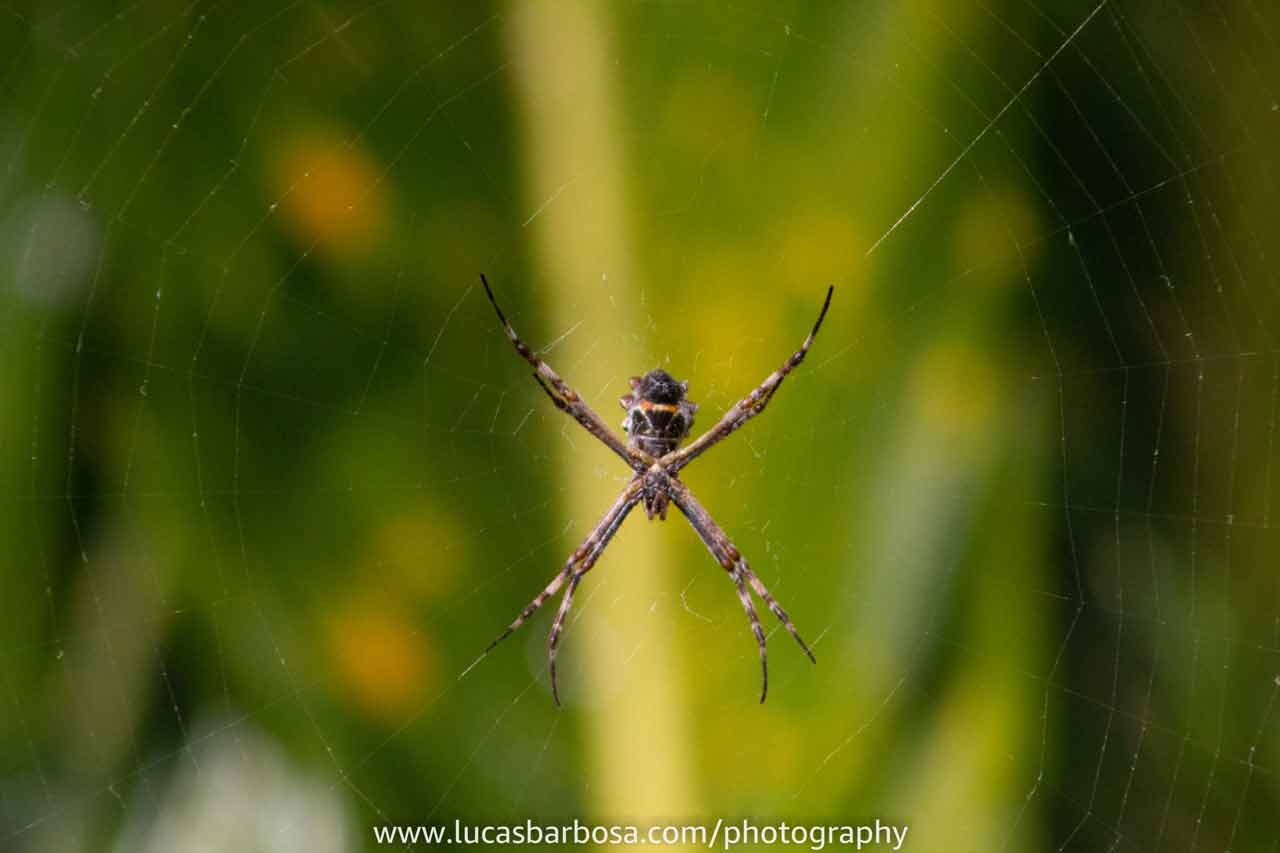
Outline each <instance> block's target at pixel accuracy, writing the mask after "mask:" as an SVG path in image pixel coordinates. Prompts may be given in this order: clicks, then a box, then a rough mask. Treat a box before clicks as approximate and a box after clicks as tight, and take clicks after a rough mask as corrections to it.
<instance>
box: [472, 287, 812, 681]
mask: <svg viewBox="0 0 1280 853" xmlns="http://www.w3.org/2000/svg"><path fill="white" fill-rule="evenodd" d="M480 281H481V282H482V283H483V284H484V290H485V293H487V294H489V301H490V302H491V303H493V310H494V311H496V312H498V319H499V320H500V321H501V322H502V326H503V328H504V329H506V332H507V336H508V337H509V338H511V343H512V344H514V345H515V348H516V352H518V353H520V356H521V357H522V358H523V359H524V360H525V361H527V362H529V364H531V365H533V369H534V374H533V377H534V379H536V380H538V384H539V385H540V386H541V387H542V390H543V391H545V392H546V393H547V396H548V397H550V398H551V402H552V403H554V404H555V406H556V408H558V409H559V410H560V411H562V412H565V413H567V414H568V415H570V416H571V417H572V418H573V419H574V420H576V421H577V422H578V423H580V424H582V426H583V427H584V428H585V429H586V430H587V432H589V433H591V434H592V435H594V436H595V437H596V438H598V439H600V441H602V442H604V444H605V446H606V447H608V448H609V449H610V450H612V451H613V452H614V453H616V454H618V456H620V457H621V458H622V461H624V462H626V463H627V465H629V466H631V469H632V470H633V471H635V476H633V477H632V478H631V481H630V482H629V483H627V487H626V488H625V489H623V490H622V494H621V495H620V496H619V497H618V500H617V501H615V502H614V504H613V506H612V507H610V508H609V511H608V512H606V513H605V514H604V518H602V519H600V522H599V523H598V524H597V525H596V526H595V529H594V530H592V531H591V533H590V535H588V536H587V538H586V539H585V540H583V542H582V544H581V545H579V546H578V549H577V550H576V551H574V552H573V554H571V555H570V556H569V559H568V560H567V561H566V562H565V564H564V568H563V569H561V570H560V572H559V573H558V574H557V575H556V576H555V577H554V578H552V579H551V583H549V584H547V587H546V589H544V590H543V591H542V592H540V593H538V595H537V596H536V597H535V598H534V599H533V601H531V602H529V604H528V606H527V607H525V609H524V610H522V611H520V615H519V616H517V617H516V619H515V621H514V622H512V623H511V624H510V625H509V626H508V627H507V630H505V631H503V632H502V634H501V635H499V637H498V638H497V639H496V640H494V641H493V642H492V643H490V644H489V648H487V649H485V652H484V653H485V654H486V655H487V654H488V653H489V652H491V651H493V648H494V646H496V645H498V643H501V642H502V641H503V640H505V639H506V638H507V637H509V636H511V634H512V632H514V631H515V630H516V629H517V628H519V627H520V626H521V625H523V624H524V622H525V620H526V619H528V618H529V617H530V616H532V615H533V613H534V611H536V610H537V609H538V608H539V607H541V606H542V604H543V602H545V601H546V600H547V599H548V598H550V597H551V596H553V595H555V594H556V592H558V591H559V589H560V587H561V586H563V585H564V582H565V581H566V580H567V581H568V582H569V588H568V589H567V590H565V594H564V601H563V602H561V604H560V612H558V613H557V614H556V618H555V621H554V622H553V623H552V624H551V636H550V638H549V640H548V644H547V657H548V665H549V667H550V671H551V696H552V698H553V699H554V700H555V703H556V704H557V705H559V704H560V694H559V691H558V690H557V688H556V647H557V645H558V644H559V642H560V632H561V630H562V629H563V628H564V620H565V617H566V616H567V615H568V613H569V607H570V605H571V604H572V602H573V593H574V590H576V589H577V588H578V584H579V583H580V582H581V581H582V577H583V575H585V574H586V573H587V572H589V571H591V567H592V566H594V565H595V564H596V560H598V559H600V555H601V554H602V553H604V549H605V546H607V545H608V544H609V540H611V539H612V538H613V535H614V534H615V533H617V532H618V528H619V527H621V526H622V522H623V521H624V520H625V519H626V517H627V515H628V514H629V513H630V512H631V510H632V509H634V508H635V506H636V504H638V503H642V502H643V503H644V511H645V514H646V515H647V516H648V517H649V520H650V521H652V520H653V519H654V518H655V517H656V518H659V519H661V520H663V521H665V520H666V518H667V505H668V504H669V503H674V504H675V505H676V506H677V507H679V508H680V511H681V512H682V513H684V516H685V518H687V519H688V520H689V524H690V525H691V526H692V527H693V529H694V531H696V532H697V534H698V537H699V538H700V539H701V540H702V542H703V544H704V545H706V546H707V550H708V551H710V552H711V556H712V557H714V558H715V559H716V562H718V563H719V564H720V565H721V566H723V567H724V569H725V571H727V572H728V573H729V577H730V579H732V580H733V582H734V584H735V585H736V586H737V588H738V598H740V599H742V607H743V609H745V610H746V611H747V618H748V619H749V620H751V630H752V632H753V633H754V634H755V635H756V643H757V645H759V647H760V671H761V676H762V679H763V683H762V685H761V689H760V701H761V702H764V700H765V696H766V695H767V694H768V692H769V664H768V660H767V656H766V653H765V638H764V630H763V629H762V628H761V627H760V619H759V617H758V616H756V609H755V606H754V605H752V603H751V596H750V594H749V593H748V592H747V586H746V585H747V584H750V585H751V588H752V589H754V590H755V592H756V595H758V596H760V599H761V600H762V601H764V603H765V605H767V606H768V608H769V609H770V610H772V611H773V615H774V616H777V617H778V620H779V621H780V622H782V624H783V625H784V626H786V629H787V631H789V632H790V633H791V636H793V637H795V639H796V642H797V643H799V644H800V648H802V649H804V653H805V654H806V655H808V656H809V660H811V661H813V662H814V663H817V659H816V658H814V656H813V652H811V651H809V647H808V646H807V645H805V642H804V640H802V639H800V634H799V633H798V632H797V631H796V626H795V625H794V624H792V622H791V618H790V617H789V616H787V613H786V611H784V610H783V609H782V608H781V607H780V606H779V605H778V602H777V601H775V600H774V598H773V596H772V595H770V594H769V590H768V589H766V588H765V585H764V584H763V583H761V582H760V579H759V578H758V577H756V576H755V573H753V572H752V571H751V568H750V567H749V566H748V565H747V561H746V558H744V557H743V556H742V554H740V553H739V552H738V549H737V548H735V547H734V545H733V543H732V542H731V541H729V537H728V536H727V535H725V532H724V531H723V530H722V529H721V528H720V525H718V524H716V523H715V521H714V520H713V519H712V518H711V515H710V513H708V512H707V511H706V510H705V509H703V507H702V504H700V503H698V500H697V498H695V497H694V496H693V493H692V492H690V491H689V487H688V486H686V485H685V484H684V483H682V482H681V481H680V476H679V475H680V470H681V469H682V468H684V466H686V465H688V464H689V463H690V462H692V461H693V460H694V459H696V458H697V457H698V456H701V455H702V454H703V453H704V452H706V451H707V450H708V449H710V448H711V446H712V445H714V444H716V443H718V442H719V441H720V440H721V439H724V438H726V437H727V436H728V435H729V434H730V433H732V432H733V431H734V430H736V429H737V428H738V427H740V426H742V425H743V424H745V423H746V422H747V421H749V420H751V419H752V418H753V417H755V416H756V415H758V414H760V413H761V412H763V411H764V407H765V406H767V405H769V401H770V400H772V399H773V395H774V393H776V392H777V390H778V386H779V385H781V384H782V380H783V379H785V378H786V376H787V374H788V373H790V372H791V371H792V370H794V369H795V368H796V366H797V365H799V364H800V362H802V361H804V356H805V353H807V352H808V351H809V345H810V344H812V343H813V339H814V337H815V336H816V335H817V334H818V329H819V328H821V327H822V319H823V318H824V317H826V316H827V308H829V307H830V306H831V294H832V292H833V291H834V290H835V288H834V287H828V288H827V298H826V300H825V301H824V302H823V303H822V311H821V312H819V314H818V321H817V322H816V323H814V324H813V331H811V332H810V333H809V336H808V337H807V338H805V339H804V344H802V345H801V347H800V349H799V350H797V351H796V352H795V354H794V355H792V356H791V357H790V358H789V359H787V360H786V361H785V362H784V363H783V365H782V367H780V368H778V369H777V370H775V371H774V372H773V373H771V374H769V377H768V378H767V379H765V381H764V382H762V383H761V384H760V386H759V387H758V388H756V389H755V390H754V391H752V392H751V393H750V394H748V395H747V396H745V397H743V398H742V399H741V400H739V401H738V402H737V403H735V404H734V405H733V407H732V408H731V409H729V411H727V412H725V413H724V417H722V418H720V422H719V423H717V424H716V425H715V426H714V427H712V428H711V429H710V430H709V431H707V432H706V433H705V434H703V435H702V436H700V437H699V438H697V439H695V440H694V441H693V443H692V444H690V445H688V446H687V447H685V448H683V449H679V450H677V449H676V448H677V447H678V445H679V444H680V442H681V441H683V440H684V438H685V436H687V435H688V434H689V429H690V428H691V427H692V426H693V415H694V413H695V412H696V411H697V410H698V404H697V403H694V402H692V401H691V400H688V399H686V398H685V393H686V392H687V391H688V390H689V383H688V382H677V381H676V380H675V379H673V378H672V377H671V375H670V374H669V373H667V372H666V371H665V370H659V369H655V370H650V371H649V372H648V373H646V374H645V375H644V376H633V377H632V378H631V393H630V394H625V395H623V396H622V397H621V399H620V400H619V402H620V403H621V404H622V408H624V409H625V410H626V412H627V415H626V419H625V420H623V422H622V429H623V431H624V432H626V434H627V441H626V443H625V444H624V443H623V442H622V441H621V440H620V439H619V438H618V437H617V436H616V435H614V433H613V432H612V431H611V430H610V429H609V427H607V426H606V425H605V423H604V421H603V420H601V418H600V416H599V415H597V414H596V413H595V411H593V410H592V408H591V407H590V406H588V405H587V404H586V403H585V402H583V400H582V398H581V397H579V396H578V393H577V392H576V391H574V390H573V389H572V388H570V387H569V386H568V385H566V384H565V383H564V380H563V379H561V378H560V376H559V375H558V374H557V373H556V372H555V371H554V370H552V369H551V366H550V365H548V364H547V363H546V362H545V361H543V360H542V359H541V358H539V357H538V354H537V353H535V352H534V351H533V350H532V349H530V348H529V346H528V345H527V344H526V343H525V342H524V341H522V340H520V336H519V335H517V334H516V330H515V329H513V328H512V327H511V324H510V323H509V322H507V318H506V316H505V315H504V314H503V313H502V309H501V308H499V307H498V300H497V299H495V298H494V296H493V291H492V290H491V289H490V288H489V281H488V280H487V279H486V278H485V277H484V275H481V276H480Z"/></svg>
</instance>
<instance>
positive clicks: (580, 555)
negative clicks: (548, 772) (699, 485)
mask: <svg viewBox="0 0 1280 853" xmlns="http://www.w3.org/2000/svg"><path fill="white" fill-rule="evenodd" d="M643 485H644V483H643V480H642V479H641V478H640V477H634V478H632V480H631V482H630V483H628V484H627V488H626V489H624V490H623V492H622V494H621V495H619V496H618V499H617V500H616V501H614V503H613V506H611V507H609V511H608V512H606V513H605V514H604V517H603V518H601V519H600V521H599V522H598V523H597V524H596V526H595V528H594V529H593V530H592V531H591V533H589V534H588V535H587V538H586V539H584V540H583V541H582V544H581V545H579V546H578V548H577V549H576V550H575V551H574V552H573V553H572V554H570V555H569V559H568V560H566V561H565V564H564V568H562V569H561V570H560V571H559V572H558V573H557V574H556V576H555V577H554V578H552V579H551V582H550V583H548V584H547V586H546V588H545V589H543V590H542V592H540V593H538V594H537V595H536V596H534V598H533V601H531V602H529V603H528V604H527V605H526V606H525V608H524V610H521V611H520V615H519V616H517V617H516V618H515V621H513V622H512V623H511V624H510V625H508V626H507V629H506V630H505V631H503V632H502V633H501V634H499V635H498V638H497V639H495V640H494V641H493V642H492V643H490V644H489V647H488V648H486V649H485V650H484V653H483V654H482V655H481V657H484V655H487V654H489V652H491V651H493V649H494V647H495V646H497V645H498V644H499V643H501V642H502V641H503V640H505V639H506V638H507V637H510V636H511V635H512V634H514V633H515V632H516V631H517V630H518V629H519V628H520V626H521V625H523V624H524V623H525V621H526V620H527V619H528V618H529V617H530V616H532V615H533V614H534V613H535V612H536V611H537V609H538V608H539V607H541V606H542V605H543V604H544V603H545V602H546V600H547V599H548V598H550V597H551V596H553V595H555V594H556V593H557V592H558V591H559V590H560V587H562V586H564V582H565V581H566V580H567V581H569V588H568V589H567V590H566V591H565V595H564V601H563V602H562V603H561V605H560V610H559V611H558V612H557V613H556V618H555V621H554V622H552V624H551V634H550V636H549V637H548V639H547V666H548V670H549V671H550V674H551V696H552V698H553V699H554V700H555V703H556V704H557V705H559V704H560V693H559V690H558V689H557V685H556V649H557V647H558V646H559V643H560V633H561V631H562V630H563V629H564V621H565V617H566V616H568V615H569V608H570V606H571V605H572V602H573V593H574V590H576V589H577V588H578V584H579V583H580V582H581V580H582V576H583V575H585V574H586V573H587V572H589V571H591V567H592V566H594V565H595V564H596V561H597V560H599V559H600V555H601V554H602V553H604V549H605V546H606V545H608V544H609V541H610V540H611V539H613V536H614V534H615V533H617V532H618V528H619V527H621V526H622V522H623V521H625V520H626V518H627V515H628V514H629V513H630V512H631V510H632V509H634V508H635V505H636V504H638V503H639V502H640V500H641V498H642V497H643V496H644V491H643Z"/></svg>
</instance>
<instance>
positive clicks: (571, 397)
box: [480, 273, 653, 471]
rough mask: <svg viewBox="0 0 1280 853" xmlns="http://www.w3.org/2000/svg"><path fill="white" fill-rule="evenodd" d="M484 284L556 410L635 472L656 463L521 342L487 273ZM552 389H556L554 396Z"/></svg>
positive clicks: (514, 341) (507, 328) (519, 350)
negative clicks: (621, 436)
mask: <svg viewBox="0 0 1280 853" xmlns="http://www.w3.org/2000/svg"><path fill="white" fill-rule="evenodd" d="M480 282H481V283H482V284H483V285H484V292H485V293H487V294H488V295H489V303H490V304H491V305H493V310H494V311H496V312H497V313H498V320H499V321H500V322H501V323H502V327H503V329H505V330H506V333H507V337H509V338H510V339H511V344H512V346H514V347H515V348H516V352H518V353H519V354H520V357H521V358H523V359H524V360H525V361H527V362H529V364H531V365H533V370H534V374H533V375H534V378H535V379H537V380H538V384H539V385H541V386H542V390H544V391H546V392H547V396H548V397H550V398H551V402H553V403H555V405H556V408H557V409H559V410H560V411H562V412H565V413H566V414H568V415H569V416H570V417H572V418H573V419H574V420H576V421H577V422H578V423H580V424H581V425H582V427H583V428H584V429H585V430H586V431H587V432H589V433H591V434H592V435H594V436H595V437H596V438H598V439H600V441H601V442H603V443H604V445H605V446H606V447H608V448H609V449H610V450H612V451H613V452H614V453H616V454H618V456H620V457H622V460H623V461H624V462H626V463H627V464H628V465H630V466H631V467H632V468H633V469H634V470H636V471H643V470H644V469H646V468H648V467H649V466H650V465H651V464H653V460H652V459H651V458H650V457H649V455H648V454H647V453H644V452H643V451H641V450H639V449H637V448H632V447H628V446H627V445H626V444H625V443H624V442H623V441H622V439H620V438H618V437H617V436H616V435H614V433H613V431H612V430H610V429H609V427H608V426H607V425H606V424H605V422H604V420H603V419H602V418H601V417H600V416H599V415H598V414H596V412H595V410H594V409H592V408H591V407H590V406H588V405H587V404H586V403H585V402H584V401H583V400H582V398H581V397H579V396H578V392H577V391H574V390H573V389H572V388H570V387H569V386H568V385H567V384H565V381H564V380H563V379H561V378H560V374H558V373H556V372H555V371H554V370H552V369H551V365H549V364H547V363H546V362H545V361H543V360H542V358H541V357H540V356H539V355H538V354H537V353H536V352H534V351H533V350H532V349H531V348H530V347H529V345H528V344H526V343H525V342H524V341H522V340H520V336H519V335H518V334H516V330H515V329H514V328H512V326H511V323H509V322H508V321H507V317H506V315H505V314H503V313H502V309H501V308H500V307H498V300H497V299H496V298H495V297H494V295H493V291H492V290H491V289H490V288H489V280H488V279H487V278H485V277H484V274H483V273H481V274H480ZM548 386H550V387H548ZM552 389H554V393H553V390H552Z"/></svg>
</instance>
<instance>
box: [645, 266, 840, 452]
mask: <svg viewBox="0 0 1280 853" xmlns="http://www.w3.org/2000/svg"><path fill="white" fill-rule="evenodd" d="M834 291H835V287H828V288H827V298H826V300H825V301H824V302H823V303H822V311H820V312H819V313H818V321H817V322H816V323H814V324H813V331H811V332H809V336H808V337H807V338H805V339H804V343H803V344H801V345H800V349H798V350H796V351H795V352H794V353H793V354H792V355H791V357H790V358H788V359H787V360H786V361H785V362H783V364H782V366H781V367H779V368H778V369H777V370H775V371H774V372H773V373H770V374H769V376H768V377H767V378H766V379H765V380H764V382H761V383H760V385H759V386H757V387H756V388H755V390H753V391H752V392H751V393H750V394H748V395H747V396H745V397H743V398H742V399H741V400H739V401H738V402H736V403H734V404H733V407H732V408H730V409H729V411H727V412H725V413H724V416H723V417H721V418H720V421H719V422H718V423H717V424H716V425H715V426H713V427H712V428H711V429H709V430H707V431H706V432H705V433H703V434H702V435H700V436H698V438H697V439H695V440H694V441H693V442H692V443H690V444H689V445H687V446H685V447H683V448H681V449H679V450H673V451H671V452H670V453H668V454H667V455H666V456H664V457H662V459H661V460H659V461H660V462H661V463H662V466H663V467H664V468H665V469H666V470H667V471H668V472H669V473H671V474H675V473H677V472H678V471H679V470H680V469H681V468H683V467H684V466H686V465H688V464H689V463H690V462H692V461H693V460H694V459H695V458H697V457H698V456H701V455H702V454H703V453H705V452H706V451H707V450H709V449H711V447H712V446H714V445H715V444H718V443H719V442H720V441H722V440H723V439H725V438H727V437H728V436H729V434H730V433H732V432H734V431H735V430H737V429H738V428H739V427H741V426H742V425H743V424H745V423H746V422H747V421H749V420H751V419H752V418H754V417H755V416H756V415H758V414H760V413H761V412H763V411H764V407H765V406H767V405H769V401H771V400H772V399H773V395H774V394H775V393H776V392H777V390H778V386H779V385H781V384H782V380H784V379H786V378H787V374H789V373H790V372H791V371H793V370H795V369H796V367H798V366H799V365H800V362H802V361H804V357H805V354H806V353H808V352H809V346H810V345H811V344H812V343H813V339H814V338H815V337H817V335H818V329H820V328H822V321H823V319H824V318H825V317H826V316H827V309H828V308H830V307H831V295H832V293H833V292H834Z"/></svg>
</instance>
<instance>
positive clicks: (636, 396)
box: [619, 369, 698, 457]
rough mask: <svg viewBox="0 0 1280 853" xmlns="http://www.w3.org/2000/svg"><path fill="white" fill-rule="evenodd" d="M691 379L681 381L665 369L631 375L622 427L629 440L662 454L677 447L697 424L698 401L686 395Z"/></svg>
mask: <svg viewBox="0 0 1280 853" xmlns="http://www.w3.org/2000/svg"><path fill="white" fill-rule="evenodd" d="M688 387H689V383H687V382H677V381H676V380H675V379H674V378H672V376H671V374H669V373H667V372H666V371H665V370H662V369H655V370H651V371H649V372H648V373H646V374H645V375H644V376H633V377H632V378H631V390H632V393H631V394H627V395H625V396H623V397H622V399H621V400H620V401H619V402H621V403H622V407H623V408H624V409H626V410H627V416H626V418H624V419H623V421H622V429H623V431H625V432H626V433H627V436H628V442H629V443H630V444H632V445H633V446H635V447H638V448H639V449H641V450H643V451H644V452H645V453H648V454H649V455H650V456H654V457H662V456H665V455H666V454H668V453H670V452H671V451H673V450H675V449H676V447H678V446H679V445H680V442H681V441H683V440H684V437H685V436H687V435H688V434H689V430H690V429H691V428H692V427H693V415H694V412H696V411H697V410H698V404H697V403H694V402H692V401H691V400H687V399H685V396H684V395H685V392H686V391H687V390H688Z"/></svg>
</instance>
